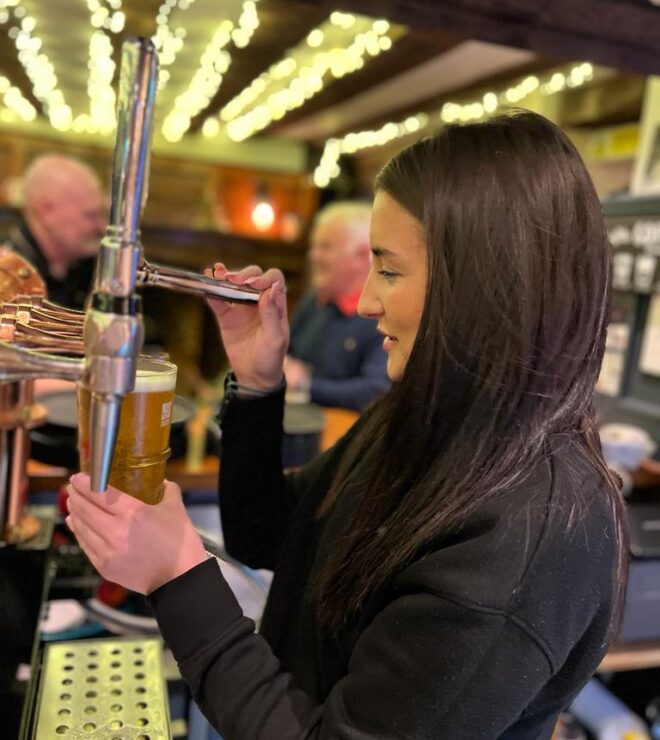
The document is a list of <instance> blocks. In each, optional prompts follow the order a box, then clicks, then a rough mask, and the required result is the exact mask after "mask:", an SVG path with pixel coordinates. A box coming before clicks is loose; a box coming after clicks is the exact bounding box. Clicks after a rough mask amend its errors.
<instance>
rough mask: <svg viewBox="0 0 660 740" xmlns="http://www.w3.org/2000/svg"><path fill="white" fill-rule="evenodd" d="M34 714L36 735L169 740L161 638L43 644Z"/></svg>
mask: <svg viewBox="0 0 660 740" xmlns="http://www.w3.org/2000/svg"><path fill="white" fill-rule="evenodd" d="M36 716H37V721H36V724H35V727H34V732H33V735H32V737H33V738H35V739H36V740H55V738H60V737H61V738H63V740H80V739H82V738H85V740H169V739H170V737H171V735H170V729H169V718H168V706H167V691H166V686H165V678H164V676H163V668H162V649H161V642H160V640H159V639H157V638H152V639H148V638H139V639H133V638H107V639H99V640H80V641H76V642H58V643H53V644H50V645H47V646H46V648H45V651H44V662H43V670H42V675H41V680H40V685H39V698H38V706H37V712H36Z"/></svg>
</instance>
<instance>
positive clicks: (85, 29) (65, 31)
mask: <svg viewBox="0 0 660 740" xmlns="http://www.w3.org/2000/svg"><path fill="white" fill-rule="evenodd" d="M163 1H164V0H123V2H122V1H121V0H87V5H88V7H86V6H85V2H83V1H82V0H0V75H4V76H6V77H7V78H8V80H9V81H10V82H11V84H12V85H14V86H16V87H17V88H18V89H19V90H20V91H21V93H22V95H23V96H24V97H25V99H27V100H28V101H29V102H30V103H31V104H32V106H34V108H35V109H36V111H37V114H38V115H37V120H38V121H39V120H40V121H42V123H43V121H45V120H46V115H45V110H44V104H43V102H41V101H40V100H39V99H37V96H36V95H35V92H34V86H33V83H32V82H31V80H30V79H29V78H28V75H27V74H26V71H25V69H24V66H23V65H22V64H21V62H19V60H18V56H17V49H16V46H15V41H14V39H13V38H12V34H13V35H14V36H15V34H16V31H15V30H14V31H12V30H11V29H12V28H14V29H17V28H19V27H20V25H21V19H23V18H25V17H26V16H27V17H32V18H33V19H34V21H35V23H34V29H33V32H32V35H33V36H38V37H39V38H40V40H41V41H42V45H41V49H40V53H45V54H46V55H47V56H48V58H49V60H50V61H51V63H52V64H53V68H54V73H55V75H56V76H57V80H58V85H59V87H60V89H61V90H62V92H63V94H64V97H65V99H66V101H67V104H68V105H70V107H71V109H72V113H73V115H74V116H75V115H76V114H77V113H79V112H80V111H81V110H83V109H84V107H85V105H87V106H88V101H87V97H86V96H87V84H88V75H89V72H88V68H87V67H88V59H89V54H88V46H89V38H90V36H91V33H92V31H93V29H92V27H91V25H90V18H91V16H92V11H91V10H90V8H92V9H94V8H96V9H97V10H98V8H106V9H107V11H108V17H109V16H110V15H111V14H112V13H113V12H115V11H116V10H118V9H119V10H120V11H121V12H123V13H124V14H125V24H124V27H123V29H122V30H121V31H120V32H118V33H114V32H112V31H111V30H107V31H105V33H106V35H107V37H108V38H109V40H110V42H111V44H112V58H113V60H114V62H115V64H116V68H115V73H114V86H115V87H116V82H117V75H118V69H119V64H118V62H119V57H120V47H121V42H122V40H123V39H124V38H125V37H126V36H128V35H139V36H147V37H150V36H152V35H153V34H154V33H155V32H156V29H157V23H156V19H157V16H158V14H159V9H160V8H161V5H162V3H163ZM181 2H183V5H181ZM656 2H658V0H545V2H533V1H532V0H344V1H343V2H342V4H341V5H340V6H336V5H334V4H330V3H328V2H326V0H259V2H257V3H256V10H257V13H258V18H259V26H258V27H257V28H256V30H255V31H254V33H253V35H252V37H251V39H250V42H249V44H248V45H247V46H245V47H244V48H239V47H238V46H231V45H230V46H228V47H227V50H228V51H230V54H231V63H230V65H229V67H228V69H227V71H226V73H225V74H224V78H223V80H222V84H221V85H220V86H219V87H218V88H217V90H216V91H215V92H214V93H213V94H212V95H211V96H210V100H209V102H208V104H207V105H206V106H205V107H204V108H203V109H202V110H200V111H199V112H197V113H196V114H194V115H191V120H190V126H189V129H188V132H187V134H186V136H187V137H194V136H195V135H198V132H199V131H200V129H201V127H202V124H203V123H204V121H205V120H207V119H208V118H209V117H217V114H218V113H219V111H221V110H222V108H223V107H224V106H225V105H226V104H227V103H228V102H229V101H230V100H232V99H233V98H234V97H235V96H236V95H237V94H238V93H240V91H241V90H243V89H244V88H245V87H246V86H247V85H249V84H250V82H252V81H253V80H254V79H255V78H257V77H258V76H259V75H260V74H261V73H262V72H264V71H265V70H266V69H267V68H268V67H269V66H270V65H272V64H274V63H276V62H278V61H279V60H280V59H282V57H283V55H284V54H285V52H286V51H287V50H289V49H292V48H293V47H296V46H297V45H298V44H300V43H302V42H304V40H305V38H306V37H307V36H308V34H309V33H310V31H311V30H313V29H314V28H316V27H318V26H319V25H321V24H322V23H323V22H324V21H326V19H327V18H328V17H329V15H330V13H331V12H332V11H333V10H335V9H337V8H339V9H340V10H342V11H344V12H352V13H359V14H363V15H368V16H371V17H372V18H374V19H378V18H386V19H388V20H389V21H391V22H392V23H394V24H398V25H397V26H395V27H394V30H393V34H392V36H393V38H394V43H393V45H392V47H391V49H389V50H387V51H383V52H382V53H380V54H378V55H377V56H375V57H373V58H370V59H368V61H366V63H365V64H364V66H363V67H362V68H361V69H359V70H357V71H355V72H354V73H352V74H346V75H345V76H343V77H341V78H340V79H334V80H329V81H326V84H325V86H324V87H323V88H322V89H321V90H320V91H319V92H318V93H317V94H316V95H314V96H313V97H311V98H309V99H308V100H307V101H306V102H305V104H304V105H302V106H300V107H298V108H296V109H295V110H292V111H290V112H289V113H288V114H287V115H285V116H284V117H283V118H282V119H281V120H279V121H275V122H272V123H271V124H270V125H268V126H267V127H266V128H265V129H264V130H263V131H261V132H260V134H259V135H260V136H264V135H266V136H268V135H273V136H278V137H289V138H292V139H294V140H296V141H300V142H305V143H315V144H320V143H322V142H323V141H324V140H325V139H326V138H327V137H328V136H336V135H339V134H342V133H345V132H346V131H347V130H351V129H355V128H358V129H360V128H365V127H367V128H368V127H371V126H376V125H378V124H379V123H382V122H383V121H386V120H392V117H395V119H398V120H402V118H403V117H405V116H406V115H407V114H410V113H411V112H417V111H420V110H425V109H427V108H429V109H430V108H431V107H433V106H435V107H437V106H438V105H440V104H441V102H442V101H443V100H446V99H447V98H448V97H449V96H458V95H460V94H461V93H465V92H466V91H469V90H477V89H483V88H485V87H487V86H488V85H492V84H496V83H498V82H499V81H506V80H507V79H512V78H515V77H517V76H521V75H523V74H529V73H531V72H538V71H539V70H544V69H549V68H551V67H552V66H554V65H557V64H558V63H560V62H563V61H567V60H580V61H582V60H588V61H591V62H594V63H598V64H602V65H608V66H611V67H615V68H619V69H622V70H624V71H626V72H628V73H632V74H633V75H634V74H637V75H641V74H650V73H655V74H660V7H658V6H657V5H656ZM167 3H169V6H170V8H171V10H170V11H169V19H170V27H171V28H172V29H174V27H175V26H177V27H178V26H180V27H183V28H185V29H186V31H187V35H186V39H185V42H184V44H183V47H182V48H181V50H180V51H179V53H178V54H177V56H176V59H175V61H174V62H173V63H172V64H171V65H170V66H169V67H168V70H170V72H171V80H170V83H169V85H168V87H167V88H166V89H165V90H164V91H163V92H162V93H159V101H160V102H159V105H160V106H161V109H162V112H161V114H160V118H159V119H158V120H160V122H161V123H162V120H163V118H164V116H165V114H166V112H167V108H169V107H171V106H172V105H173V104H174V99H175V97H176V95H177V94H180V92H181V91H182V90H183V89H185V86H186V80H188V79H190V78H191V77H192V75H194V72H195V70H196V68H197V66H198V64H199V56H200V49H202V50H203V49H204V48H205V46H206V44H208V43H209V41H210V40H211V38H212V36H213V33H214V31H215V30H216V28H217V26H218V24H219V23H220V22H221V21H222V19H223V18H224V17H229V18H230V20H232V21H233V22H234V23H236V22H237V19H238V15H239V14H240V12H241V7H242V0H225V1H224V2H220V1H219V0H167ZM17 9H19V12H18V13H17ZM20 9H22V10H20ZM0 108H1V106H0ZM0 112H1V111H0ZM0 125H1V124H0ZM157 125H158V124H157ZM29 130H30V124H25V131H26V132H29ZM72 135H73V134H72ZM110 139H111V140H112V139H113V137H112V136H110Z"/></svg>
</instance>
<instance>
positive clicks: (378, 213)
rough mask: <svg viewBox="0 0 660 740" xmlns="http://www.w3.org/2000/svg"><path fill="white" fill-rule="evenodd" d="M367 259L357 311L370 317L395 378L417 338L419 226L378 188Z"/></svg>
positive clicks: (421, 272) (421, 268)
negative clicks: (374, 321)
mask: <svg viewBox="0 0 660 740" xmlns="http://www.w3.org/2000/svg"><path fill="white" fill-rule="evenodd" d="M371 251H372V253H373V262H372V264H371V270H370V272H369V275H368V277H367V280H366V282H365V284H364V287H363V288H362V295H361V296H360V303H359V305H358V313H359V314H360V316H364V317H365V318H370V319H376V320H377V322H378V331H379V332H380V333H381V334H382V335H383V349H384V350H385V352H387V374H388V376H389V377H390V379H391V380H399V379H400V378H401V376H402V375H403V371H404V370H405V367H406V363H407V362H408V358H409V357H410V352H411V350H412V347H413V343H414V341H415V337H416V336H417V329H418V327H419V322H420V320H421V318H422V311H423V310H424V295H425V291H426V245H425V243H424V238H423V235H422V226H421V224H420V223H419V221H417V219H415V218H413V217H412V216H411V215H410V214H409V213H408V212H407V211H406V210H404V209H403V208H402V207H401V206H400V205H399V204H398V203H397V202H396V201H395V200H394V199H393V198H391V197H390V196H389V195H387V193H384V192H382V191H379V192H378V193H377V194H376V198H375V200H374V206H373V212H372V215H371Z"/></svg>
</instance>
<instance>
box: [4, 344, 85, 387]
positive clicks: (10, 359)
mask: <svg viewBox="0 0 660 740" xmlns="http://www.w3.org/2000/svg"><path fill="white" fill-rule="evenodd" d="M82 374H83V361H82V360H81V359H73V358H69V357H53V356H52V355H47V354H44V353H42V352H35V351H34V350H28V349H23V348H21V347H16V346H14V345H12V344H8V343H7V342H0V382H8V381H14V380H34V379H37V378H61V379H63V380H79V379H80V378H81V377H82Z"/></svg>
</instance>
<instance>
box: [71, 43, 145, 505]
mask: <svg viewBox="0 0 660 740" xmlns="http://www.w3.org/2000/svg"><path fill="white" fill-rule="evenodd" d="M157 82H158V60H157V56H156V51H155V48H154V45H153V44H152V43H151V41H149V40H147V39H137V38H131V39H127V40H126V41H125V42H124V44H123V46H122V62H121V74H120V79H119V95H118V105H117V118H118V121H117V143H116V146H115V156H114V162H113V172H112V204H111V208H110V219H109V225H108V228H107V230H106V233H105V236H104V238H103V240H102V241H101V249H100V252H99V257H98V262H97V268H96V277H95V282H94V290H93V293H92V299H91V303H90V306H89V308H88V310H87V313H86V316H85V322H84V327H83V340H84V344H85V372H84V380H85V383H86V385H87V386H88V388H89V389H90V391H91V393H92V403H91V411H90V445H91V449H90V475H91V481H92V489H93V490H94V491H100V492H102V491H105V489H106V488H107V486H108V476H109V474H110V465H111V463H112V456H113V452H114V446H115V442H116V438H117V429H118V425H119V411H120V406H121V400H122V398H123V397H124V396H125V395H126V394H127V393H129V392H130V391H131V390H133V386H134V384H135V371H136V363H137V356H138V354H139V353H140V350H141V348H142V342H143V339H144V327H143V321H142V315H141V313H140V300H139V297H138V296H137V294H136V293H135V286H136V282H137V269H138V265H139V264H140V263H141V262H142V247H141V245H140V240H139V238H140V229H139V220H140V215H141V212H142V206H143V199H144V198H145V197H146V192H147V191H146V181H147V177H148V171H149V151H150V142H151V129H152V123H153V110H154V98H155V93H156V84H157Z"/></svg>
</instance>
